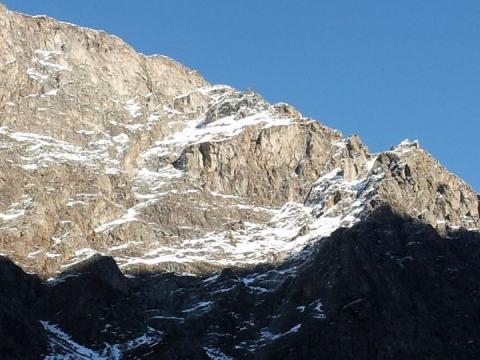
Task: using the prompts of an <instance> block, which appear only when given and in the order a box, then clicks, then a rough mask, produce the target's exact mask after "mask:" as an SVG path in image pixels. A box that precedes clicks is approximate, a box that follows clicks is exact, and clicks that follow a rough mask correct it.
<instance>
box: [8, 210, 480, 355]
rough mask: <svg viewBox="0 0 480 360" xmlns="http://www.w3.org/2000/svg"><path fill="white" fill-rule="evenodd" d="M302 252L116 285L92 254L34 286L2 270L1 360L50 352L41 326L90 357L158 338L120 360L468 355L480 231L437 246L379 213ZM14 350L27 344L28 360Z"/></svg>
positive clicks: (420, 227)
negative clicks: (281, 259)
mask: <svg viewBox="0 0 480 360" xmlns="http://www.w3.org/2000/svg"><path fill="white" fill-rule="evenodd" d="M305 251H306V252H307V253H308V254H309V256H308V258H307V259H306V260H305V258H304V259H300V258H297V259H291V260H290V261H288V262H286V263H285V264H283V265H281V266H279V267H275V268H274V267H270V268H265V269H263V270H259V269H257V271H255V272H251V273H235V272H232V271H231V270H224V271H223V272H222V273H221V274H220V275H219V276H216V277H210V278H208V279H202V278H197V277H185V276H178V275H175V274H173V273H160V274H143V275H137V276H136V277H130V278H126V277H124V276H123V275H121V273H120V272H119V271H118V268H117V267H116V265H115V263H114V261H113V260H111V258H106V257H100V256H98V257H94V258H92V259H91V260H90V261H89V262H88V263H87V264H85V265H84V266H79V267H77V268H76V269H75V271H74V272H70V273H66V274H62V275H60V277H59V278H58V279H57V280H55V281H51V282H48V283H40V281H39V280H38V279H36V278H35V277H33V276H29V275H27V274H25V273H23V272H22V271H21V270H20V269H19V268H18V267H16V266H15V265H13V264H11V263H10V262H8V261H7V260H6V259H3V260H2V266H1V273H0V284H1V288H2V289H3V291H2V298H1V299H2V300H1V301H2V303H3V304H5V305H4V307H3V308H2V310H3V309H12V308H15V309H16V311H15V313H14V314H15V315H17V316H18V318H17V317H16V316H15V320H16V321H15V322H14V321H13V320H11V321H10V322H9V323H7V324H8V326H9V329H8V333H9V334H14V335H13V338H14V339H15V340H16V343H15V342H12V341H10V342H2V355H3V356H2V358H12V359H14V358H32V359H35V358H39V357H40V354H43V355H45V354H47V353H48V352H49V351H51V350H49V347H48V346H47V341H46V339H47V335H50V336H51V334H47V333H46V332H45V331H44V330H43V329H42V328H41V326H39V325H38V324H39V323H38V320H42V321H48V322H49V323H51V324H56V325H58V327H59V328H60V329H62V330H66V332H67V333H68V334H69V335H70V336H71V337H72V340H74V341H75V342H77V343H79V344H82V345H84V346H86V347H89V348H91V349H93V350H96V351H97V352H98V353H101V352H102V351H104V349H105V348H106V345H105V343H108V344H117V343H125V342H127V341H128V340H132V339H134V338H137V337H139V336H141V335H142V334H144V333H146V332H148V331H150V332H151V333H153V332H154V329H155V330H157V331H159V333H158V339H157V340H155V341H152V342H151V343H149V344H148V345H146V346H141V345H140V346H138V347H136V348H134V349H131V350H125V352H124V356H123V357H122V358H124V359H129V358H132V359H139V358H141V359H156V358H159V357H161V358H163V359H208V358H212V357H208V353H209V352H210V356H211V354H212V353H216V352H218V354H220V353H223V354H224V355H228V356H230V357H232V358H234V359H243V358H244V359H250V358H258V359H412V358H419V359H420V358H421V359H475V358H477V356H478V354H479V353H480V342H479V339H480V328H479V327H478V326H477V325H478V322H479V321H480V312H479V309H480V300H479V299H480V296H479V295H480V283H479V281H478V274H479V272H480V234H478V233H475V232H467V231H456V232H451V233H449V234H448V236H445V237H441V236H439V235H438V233H437V232H436V231H435V230H434V229H433V228H432V227H431V226H429V225H424V224H422V223H419V222H418V221H416V220H412V219H408V218H404V217H402V216H399V215H395V214H393V213H392V212H391V210H389V209H383V210H381V211H377V212H376V213H375V214H374V215H373V216H372V217H370V218H369V219H368V220H366V221H364V222H361V223H359V224H357V225H355V226H353V227H352V228H348V229H346V228H345V229H339V230H337V231H335V232H334V233H333V234H332V236H330V237H328V238H325V239H323V240H322V241H320V242H318V243H316V244H315V245H314V246H313V248H312V249H306V250H305ZM13 279H15V280H14V281H15V284H16V286H15V287H14V288H12V287H9V284H11V283H12V281H13ZM205 304H206V305H205ZM3 311H4V310H3ZM18 314H21V316H20V315H18ZM4 316H5V315H4ZM4 324H5V323H3V324H2V325H4ZM107 324H110V325H111V327H108V328H109V331H108V332H105V331H104V329H105V326H107ZM149 327H150V330H149ZM292 329H294V330H292ZM4 333H7V330H4ZM2 338H4V337H2ZM10 338H12V336H10ZM20 339H23V341H24V339H29V340H28V342H29V344H30V346H29V349H30V351H29V353H28V354H25V353H22V349H23V350H24V349H25V348H24V346H23V345H20V344H21V340H20ZM70 350H72V349H70ZM104 355H107V358H109V357H108V353H107V352H104ZM224 355H223V356H224ZM112 358H113V357H112ZM213 358H215V357H213Z"/></svg>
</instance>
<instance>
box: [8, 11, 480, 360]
mask: <svg viewBox="0 0 480 360" xmlns="http://www.w3.org/2000/svg"><path fill="white" fill-rule="evenodd" d="M0 47H1V48H2V51H1V53H0V140H1V141H0V147H1V151H0V255H1V256H2V257H1V260H0V284H1V286H0V303H1V304H2V306H1V307H0V314H1V316H0V319H2V320H0V335H1V338H2V339H5V340H4V341H2V343H0V354H2V358H5V359H24V358H25V359H29V358H31V359H38V358H45V359H91V358H96V359H156V358H159V357H160V358H164V359H243V358H245V359H247V358H258V359H285V358H288V359H314V358H318V359H337V358H338V359H372V358H379V359H407V358H408V359H411V358H422V359H425V358H427V359H444V358H445V359H452V358H455V359H475V358H478V354H479V353H480V336H479V335H480V330H478V326H477V324H478V322H479V321H480V312H479V311H478V309H479V305H480V303H479V300H478V299H479V297H478V295H479V294H480V284H479V283H478V281H477V275H478V274H479V271H480V258H479V256H480V232H479V228H480V216H479V212H480V196H479V195H478V194H477V193H476V192H475V191H474V190H473V189H472V188H471V187H470V186H469V185H468V184H466V183H465V182H463V181H462V180H461V179H459V178H458V177H456V176H455V175H453V174H451V173H450V172H448V171H447V170H446V169H445V168H444V167H443V166H441V165H440V164H439V163H438V162H437V161H436V160H435V159H434V158H432V156H431V155H430V154H428V153H427V152H426V151H425V150H423V149H421V147H420V145H419V143H418V142H417V141H408V140H405V141H403V142H402V143H401V144H399V145H398V146H396V147H392V148H391V149H390V150H389V151H385V152H382V153H372V152H370V151H369V150H368V148H367V147H366V146H365V145H364V144H363V143H362V142H361V140H360V138H359V137H358V136H356V135H354V136H350V137H347V138H344V137H343V136H342V134H341V133H340V132H339V131H337V130H334V129H330V128H328V127H326V126H324V125H322V124H321V123H319V122H318V121H316V120H314V119H310V118H306V117H304V116H302V114H301V113H300V112H298V111H297V110H296V109H294V108H293V107H292V106H290V105H288V104H285V103H279V104H270V103H268V102H267V101H266V100H264V99H263V98H262V97H261V96H260V95H259V94H256V93H255V92H253V91H250V90H249V91H239V90H236V89H234V88H231V87H229V86H225V85H212V84H210V83H208V82H207V81H206V80H205V79H204V78H203V77H202V76H201V75H199V74H198V73H197V72H196V71H193V70H190V69H188V68H186V67H185V66H183V65H181V64H179V63H177V62H175V61H174V60H172V59H170V58H167V57H165V56H158V55H155V56H144V55H142V54H138V53H137V52H135V51H134V50H133V49H132V48H131V47H130V46H128V45H127V44H125V43H124V42H123V41H122V40H121V39H119V38H117V37H115V36H111V35H108V34H106V33H104V32H101V31H95V30H91V29H86V28H81V27H78V26H75V25H72V24H67V23H63V22H59V21H56V20H53V19H50V18H48V17H44V16H38V17H31V16H26V15H22V14H18V13H15V12H11V11H9V10H7V9H6V8H5V7H4V6H2V5H0ZM26 339H28V341H27V340H26ZM26 342H27V343H28V346H27V347H25V343H26Z"/></svg>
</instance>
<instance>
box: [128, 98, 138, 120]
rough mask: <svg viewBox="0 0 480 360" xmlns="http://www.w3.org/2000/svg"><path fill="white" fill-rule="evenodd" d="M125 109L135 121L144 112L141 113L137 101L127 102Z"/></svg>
mask: <svg viewBox="0 0 480 360" xmlns="http://www.w3.org/2000/svg"><path fill="white" fill-rule="evenodd" d="M124 108H125V110H127V111H128V112H129V113H130V116H131V117H132V118H134V119H135V118H137V117H139V116H141V115H142V112H141V111H140V110H141V109H142V108H141V107H140V105H138V104H137V103H136V101H135V99H130V100H127V101H125V103H124Z"/></svg>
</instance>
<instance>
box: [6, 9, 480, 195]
mask: <svg viewBox="0 0 480 360" xmlns="http://www.w3.org/2000/svg"><path fill="white" fill-rule="evenodd" d="M0 1H2V0H0ZM3 2H4V3H5V4H6V5H7V6H8V7H9V8H10V9H12V10H17V11H21V12H25V13H28V14H46V15H49V16H52V17H55V18H58V19H61V20H64V21H68V22H72V23H77V24H80V25H83V26H87V27H92V28H96V29H104V30H105V31H107V32H110V33H113V34H116V35H118V36H120V37H122V38H123V39H125V40H126V41H127V42H128V43H130V44H131V45H132V46H133V47H134V48H136V49H137V50H138V51H140V52H143V53H145V54H153V53H159V54H165V55H168V56H170V57H172V58H174V59H176V60H179V61H180V62H182V63H183V64H185V65H187V66H189V67H192V68H194V69H197V70H198V71H199V72H200V73H201V74H203V75H204V76H205V77H206V78H207V79H208V80H209V81H210V82H213V83H224V84H229V85H232V86H235V87H237V88H239V89H246V88H253V89H254V90H256V91H257V92H259V93H260V94H262V95H263V96H264V97H265V98H266V99H268V100H269V101H271V102H278V101H285V102H288V103H291V104H293V105H294V106H295V107H297V108H298V109H299V110H300V111H301V112H302V113H303V114H304V115H307V116H311V117H313V118H315V119H318V120H320V121H321V122H322V123H324V124H326V125H328V126H331V127H334V128H337V129H340V130H341V131H342V132H343V133H344V134H345V135H348V134H352V133H357V134H359V135H360V137H361V138H362V139H363V141H364V142H365V143H366V144H367V145H368V146H369V148H370V149H371V150H373V151H380V150H385V149H388V148H389V147H390V146H391V145H395V144H398V143H399V142H400V141H401V140H403V139H404V138H410V139H419V140H420V143H421V145H422V147H424V148H426V149H427V150H428V151H430V152H431V153H432V154H433V155H434V156H435V157H436V158H437V159H439V160H440V161H441V162H442V163H443V164H444V165H445V166H447V168H448V169H449V170H450V171H452V172H455V173H457V174H458V175H460V176H461V177H462V178H464V179H465V180H466V181H467V182H469V183H470V184H471V185H472V186H473V187H474V188H475V189H476V190H480V176H479V174H480V173H479V171H478V169H479V168H480V151H479V150H478V149H479V143H480V141H479V140H480V139H479V137H480V42H479V41H480V1H477V0H472V1H469V0H462V1H443V0H425V1H418V0H402V1H385V0H381V1H380V0H378V1H376V0H372V1H368V0H358V1H353V0H349V1H347V0H346V1H323V0H310V1H307V0H303V1H302V0H295V1H294V0H289V1H287V0H262V1H258V0H242V1H233V0H232V1H226V0H215V1H214V0H159V1H147V0H136V1H131V0H115V1H114V0H103V1H99V0H82V1H65V0H49V1H38V0H3Z"/></svg>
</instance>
